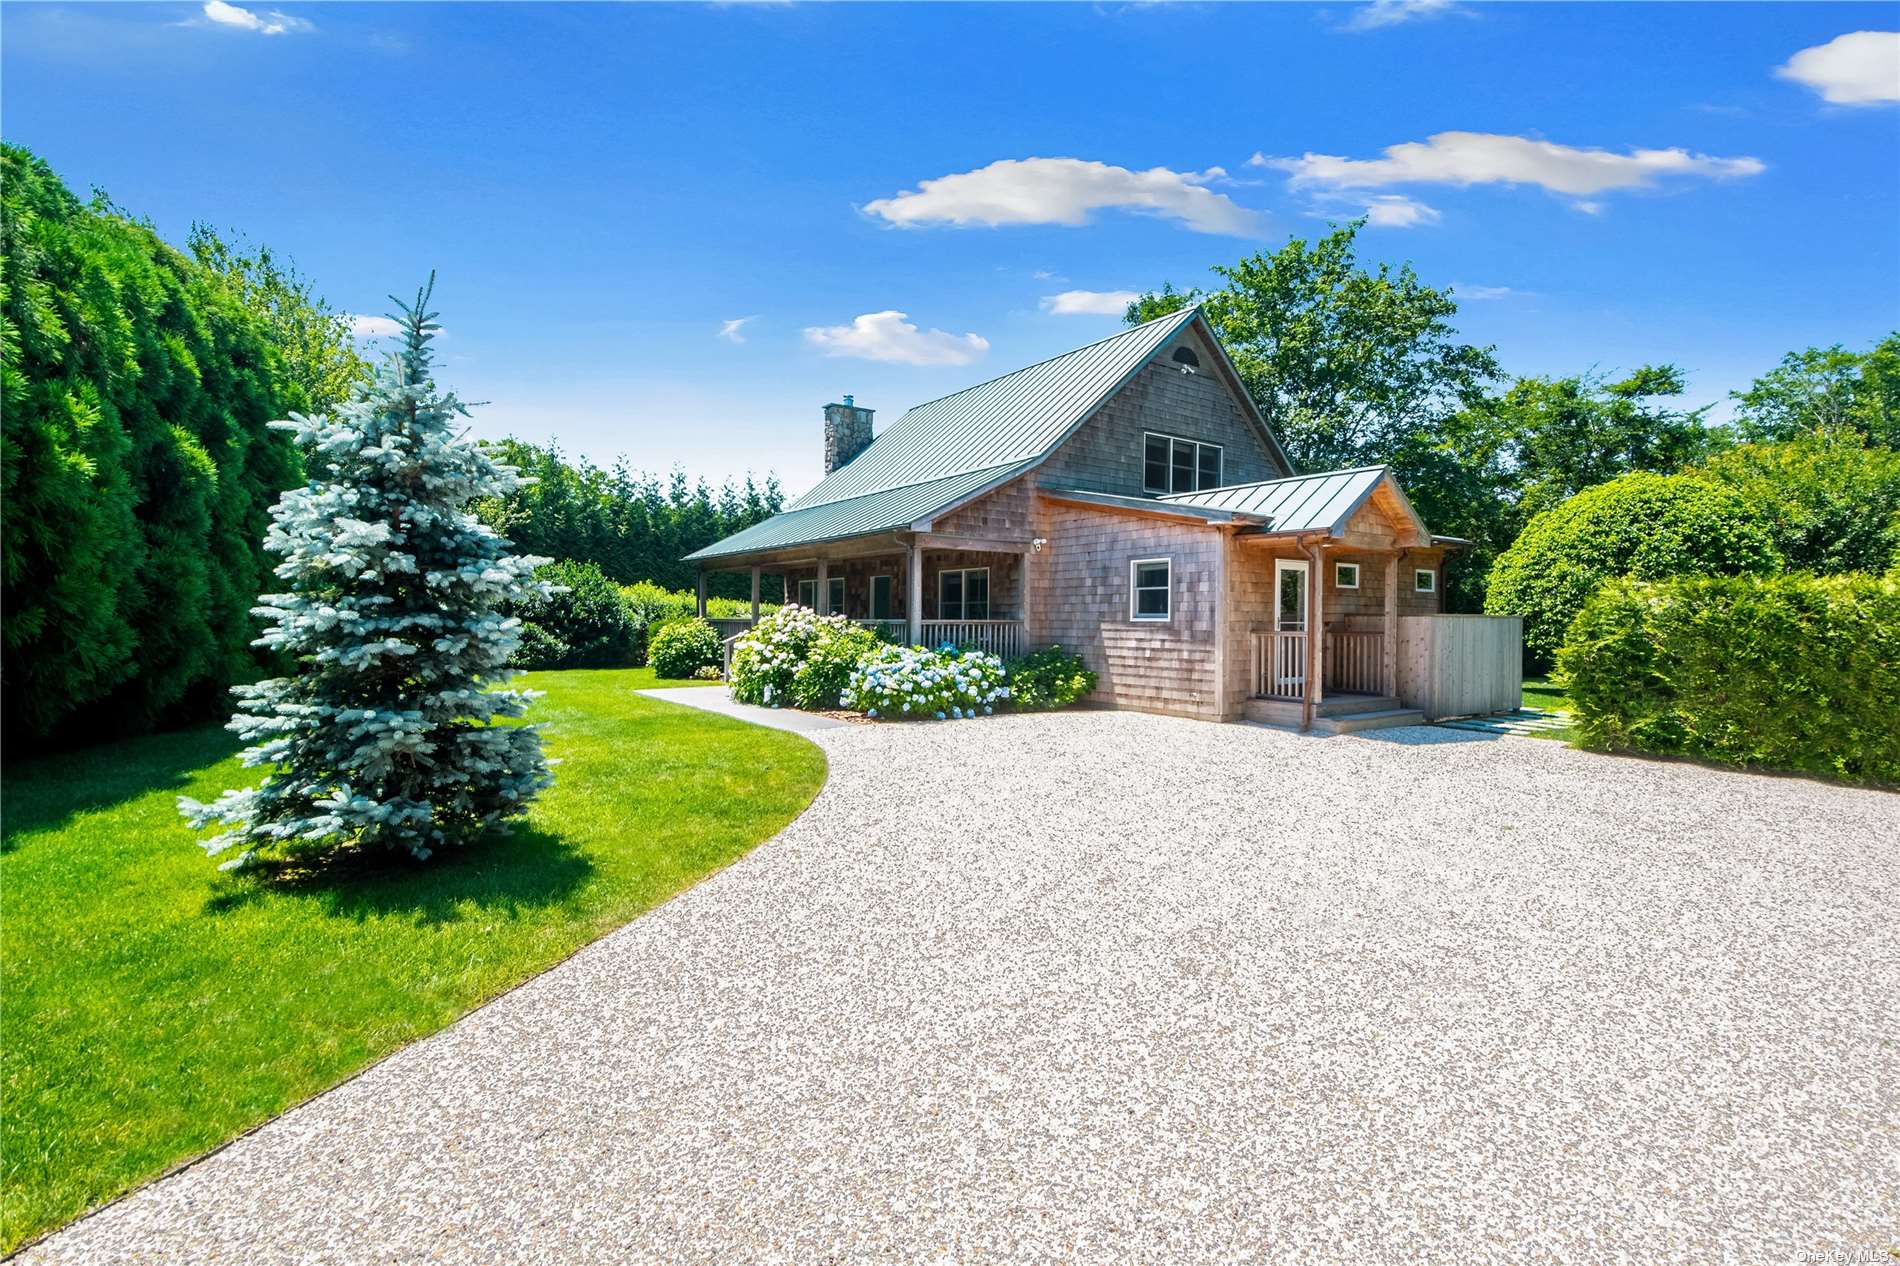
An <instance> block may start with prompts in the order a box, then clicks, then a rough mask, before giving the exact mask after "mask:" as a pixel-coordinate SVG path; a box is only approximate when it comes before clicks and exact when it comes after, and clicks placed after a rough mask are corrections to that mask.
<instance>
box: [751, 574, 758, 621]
mask: <svg viewBox="0 0 1900 1266" xmlns="http://www.w3.org/2000/svg"><path fill="white" fill-rule="evenodd" d="M752 622H753V623H754V624H757V623H758V622H759V569H758V567H757V566H754V567H753V568H752Z"/></svg>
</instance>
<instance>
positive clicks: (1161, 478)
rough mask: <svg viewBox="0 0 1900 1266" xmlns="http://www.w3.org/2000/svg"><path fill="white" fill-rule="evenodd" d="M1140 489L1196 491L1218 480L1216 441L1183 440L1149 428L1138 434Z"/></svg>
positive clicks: (1219, 458)
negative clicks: (1140, 453)
mask: <svg viewBox="0 0 1900 1266" xmlns="http://www.w3.org/2000/svg"><path fill="white" fill-rule="evenodd" d="M1142 445H1143V448H1142V461H1141V489H1142V491H1143V492H1149V493H1154V494H1157V495H1159V494H1162V493H1169V492H1199V491H1200V490H1201V489H1203V488H1218V487H1220V484H1221V462H1222V456H1223V454H1222V450H1221V446H1220V445H1218V444H1203V443H1201V442H1200V441H1199V440H1184V439H1182V438H1180V437H1179V436H1176V435H1157V434H1155V433H1154V432H1153V431H1149V432H1148V433H1146V435H1144V436H1143V438H1142Z"/></svg>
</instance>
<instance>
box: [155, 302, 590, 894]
mask: <svg viewBox="0 0 1900 1266" xmlns="http://www.w3.org/2000/svg"><path fill="white" fill-rule="evenodd" d="M434 286H435V279H434V277H433V276H432V277H431V278H430V281H429V286H428V288H426V289H424V290H423V291H421V292H420V293H419V294H418V295H417V296H416V303H415V305H414V306H413V307H411V306H409V305H407V304H403V303H402V302H401V301H400V300H395V302H396V303H397V306H399V307H400V308H402V309H403V314H404V322H403V324H404V340H403V348H402V351H401V352H400V353H399V354H397V355H394V356H391V357H390V358H389V360H388V362H387V363H386V364H385V365H383V367H382V368H381V369H380V370H379V372H378V373H377V376H376V379H375V382H374V383H373V384H372V385H371V386H370V387H368V388H367V389H366V390H365V392H364V394H363V396H362V398H360V399H358V400H355V401H353V402H351V403H350V404H347V405H345V406H343V407H342V408H341V409H339V410H338V411H337V412H336V414H335V416H334V417H325V418H305V417H301V416H296V415H293V416H292V418H291V420H290V421H288V422H278V423H273V424H272V425H274V426H277V427H281V428H284V429H287V430H292V431H295V432H296V434H297V438H298V440H299V441H300V442H301V443H302V444H303V446H304V449H305V453H306V464H307V466H308V469H309V470H310V472H311V476H312V478H311V482H310V483H309V485H308V486H307V487H303V488H296V489H292V490H291V491H289V492H286V493H285V494H284V495H283V497H282V498H280V499H279V501H278V502H277V505H276V506H275V507H274V508H273V509H272V511H271V518H272V526H271V528H270V531H269V533H268V534H267V535H266V537H265V541H264V544H265V548H267V549H269V550H270V551H271V552H273V553H275V554H279V555H281V556H282V557H283V562H281V563H279V564H278V566H277V569H276V574H277V575H278V576H279V577H280V578H282V580H283V581H284V582H285V585H286V587H287V589H288V592H286V593H275V594H265V595H263V597H261V598H260V599H259V602H260V603H261V605H260V606H258V607H257V608H256V612H257V614H258V615H260V616H264V617H266V618H267V619H268V620H269V621H270V625H269V627H268V629H267V630H266V632H265V633H264V636H263V637H261V638H259V639H258V643H257V644H258V645H260V646H268V647H272V648H274V649H277V650H280V651H283V652H286V653H287V654H288V655H289V656H290V657H291V658H292V660H293V661H294V663H295V671H294V672H293V674H292V675H291V676H288V677H278V678H273V679H271V680H268V681H260V682H258V683H256V684H255V685H251V686H240V687H238V688H237V690H236V693H237V695H238V698H239V700H240V707H239V711H238V713H237V715H236V716H235V717H233V718H232V720H231V723H230V726H229V728H230V729H232V730H234V731H236V732H237V733H238V734H239V735H241V736H242V737H243V738H244V740H245V741H246V742H247V743H249V744H251V746H250V747H249V748H247V749H246V751H245V752H244V763H245V764H246V765H251V766H266V767H269V769H270V772H269V773H268V774H266V775H265V777H264V780H263V782H262V783H261V784H259V785H258V786H255V787H249V788H246V789H244V790H241V791H227V792H225V793H224V795H222V796H220V797H219V798H218V800H217V801H216V802H215V803H213V804H209V805H206V804H200V803H198V802H197V801H194V800H190V799H185V798H181V799H180V800H179V802H178V805H179V810H180V811H181V812H182V813H184V814H185V816H186V817H187V818H189V819H190V820H191V822H192V825H193V826H195V827H200V828H203V827H207V826H209V825H211V824H212V823H218V824H220V825H222V826H223V827H225V828H226V829H225V830H224V831H223V832H222V833H221V834H219V835H218V836H217V837H216V838H214V839H211V840H208V841H206V842H205V845H204V847H205V851H206V852H207V853H210V854H211V855H213V856H216V855H218V854H220V853H224V852H226V851H227V850H230V849H233V848H237V849H241V850H242V851H241V852H240V853H239V854H238V855H237V856H236V857H234V858H232V859H231V860H229V861H227V862H225V863H224V867H223V868H224V869H230V868H232V867H235V866H241V865H243V864H244V863H245V862H247V861H249V860H250V859H251V858H252V857H253V856H254V855H256V854H258V853H259V852H260V851H266V850H269V851H275V852H280V853H281V852H285V851H291V850H302V849H305V848H312V849H321V848H334V847H340V846H358V847H383V848H392V849H402V850H406V851H408V852H410V853H412V854H414V855H415V856H416V857H418V858H426V857H428V856H429V855H430V854H431V853H433V852H434V851H435V850H436V849H438V848H441V847H443V846H445V845H453V844H462V843H466V842H468V841H470V840H472V839H475V838H476V837H477V836H479V835H481V834H482V833H483V832H485V831H488V830H489V829H491V828H492V827H495V826H496V825H498V824H500V823H502V822H504V821H505V820H506V819H508V818H511V817H514V816H515V815H517V814H520V813H521V812H522V811H523V810H524V809H525V808H526V806H527V804H528V802H529V801H530V800H532V799H533V798H534V797H535V795H536V794H538V793H539V792H540V791H541V790H542V789H543V788H544V787H546V786H548V784H549V783H550V782H551V781H552V776H551V775H550V774H549V772H548V762H547V760H546V759H545V758H544V757H543V756H542V753H541V736H540V734H539V733H537V730H536V727H534V726H530V725H501V724H496V722H497V720H498V719H500V718H511V717H519V716H521V715H523V714H524V713H525V712H526V710H527V706H528V702H529V700H530V699H532V698H533V697H534V695H533V693H532V692H530V691H515V690H495V689H492V688H491V687H492V686H494V685H495V684H496V683H499V682H504V681H506V680H507V679H508V678H509V677H511V676H512V675H513V674H512V673H511V672H510V671H509V669H508V668H507V663H508V658H509V656H510V655H511V654H512V653H513V652H514V649H515V646H516V644H517V643H518V642H519V641H520V635H521V630H520V625H519V622H518V621H516V620H514V619H512V618H509V617H506V616H504V615H503V614H501V611H502V608H503V604H505V603H509V602H518V601H521V600H523V599H525V598H528V597H531V596H541V597H546V596H547V595H548V592H549V589H550V586H548V585H547V584H545V583H544V582H540V581H536V580H535V579H534V578H533V572H534V569H535V567H537V566H538V565H540V564H541V563H545V562H547V561H548V560H547V559H545V558H536V557H533V556H531V555H510V554H509V553H508V542H507V541H506V540H504V539H503V538H502V537H500V536H498V535H496V533H495V532H494V531H493V530H491V529H490V528H488V527H485V526H484V525H482V524H481V523H479V522H477V521H476V519H475V517H474V516H473V515H472V514H470V513H469V511H468V507H469V503H470V502H471V501H472V500H474V499H475V498H477V497H493V496H503V495H506V494H508V493H510V492H512V491H514V490H515V489H516V488H518V487H519V486H520V485H521V482H522V481H521V479H520V476H519V475H518V474H517V472H516V471H515V469H514V468H513V467H511V466H505V465H502V464H500V463H498V462H496V461H495V460H494V459H493V458H491V457H490V456H489V455H488V454H487V453H485V452H484V451H483V450H482V449H481V448H480V447H478V446H477V445H476V444H474V443H472V442H470V441H468V440H466V439H465V438H463V437H462V436H460V435H458V434H457V430H456V428H457V426H458V419H460V418H463V417H466V416H467V415H468V410H467V409H466V408H465V407H464V406H463V404H462V402H461V401H459V400H457V399H456V398H455V396H454V395H453V393H449V392H443V391H438V390H437V388H436V385H435V383H434V381H433V380H432V379H431V377H430V372H429V357H430V353H429V343H430V340H431V339H432V338H433V337H434V332H435V330H436V329H438V328H439V327H438V326H437V325H436V324H435V314H434V313H432V312H430V311H428V304H429V298H430V294H431V292H432V291H433V290H434Z"/></svg>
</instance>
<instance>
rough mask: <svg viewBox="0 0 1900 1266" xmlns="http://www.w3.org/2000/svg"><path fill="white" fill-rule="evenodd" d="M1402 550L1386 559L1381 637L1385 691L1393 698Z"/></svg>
mask: <svg viewBox="0 0 1900 1266" xmlns="http://www.w3.org/2000/svg"><path fill="white" fill-rule="evenodd" d="M1404 557H1405V551H1404V550H1400V551H1399V552H1398V553H1396V554H1394V555H1392V556H1391V557H1390V558H1387V559H1386V560H1385V636H1384V637H1382V638H1381V639H1380V642H1381V643H1382V646H1381V649H1382V650H1383V651H1384V656H1383V658H1384V660H1385V664H1384V677H1385V692H1386V693H1387V694H1388V695H1391V696H1392V697H1393V698H1395V699H1396V698H1397V697H1398V693H1399V560H1400V559H1402V558H1404Z"/></svg>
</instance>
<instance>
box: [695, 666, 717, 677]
mask: <svg viewBox="0 0 1900 1266" xmlns="http://www.w3.org/2000/svg"><path fill="white" fill-rule="evenodd" d="M693 679H694V680H695V681H718V680H719V667H718V665H716V664H708V665H706V666H705V667H704V668H701V669H698V670H697V671H695V672H694V673H693Z"/></svg>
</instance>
